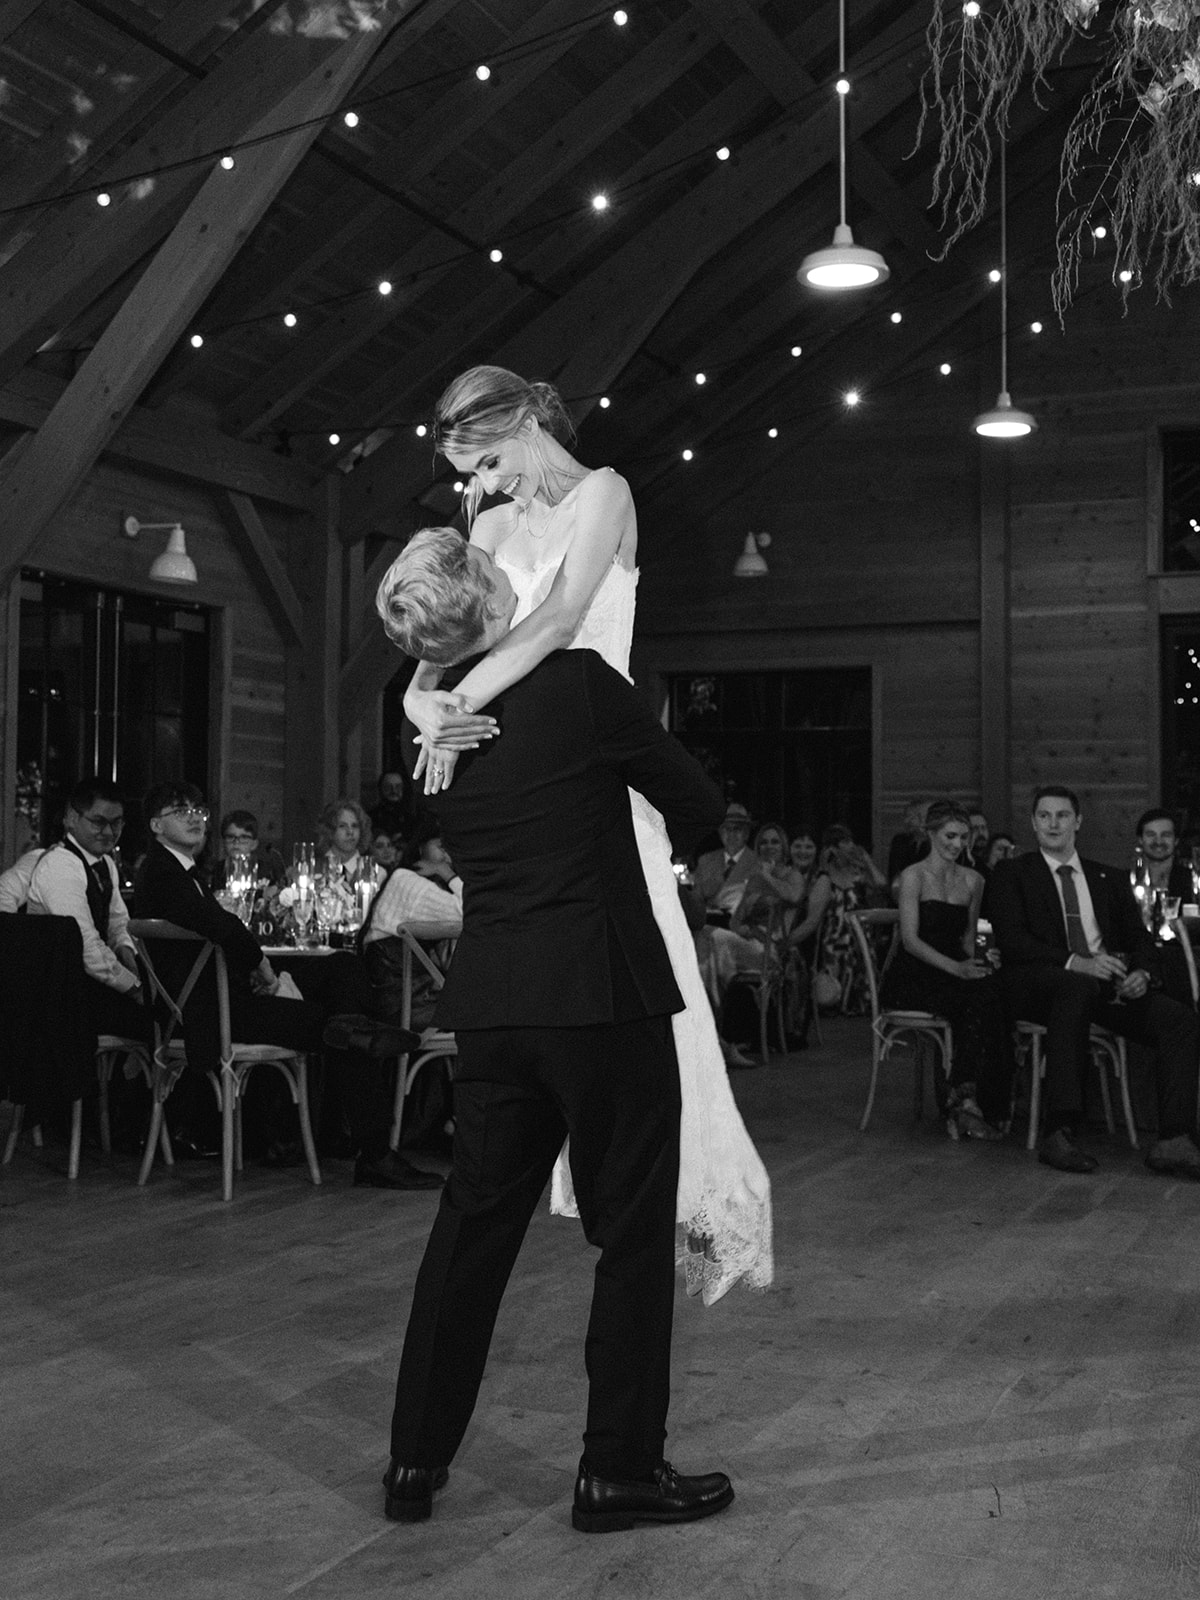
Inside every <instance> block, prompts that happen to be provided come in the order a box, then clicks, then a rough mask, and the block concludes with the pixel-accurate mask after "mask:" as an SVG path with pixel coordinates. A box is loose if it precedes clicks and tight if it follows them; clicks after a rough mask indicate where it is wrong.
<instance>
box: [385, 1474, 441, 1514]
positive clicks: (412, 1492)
mask: <svg viewBox="0 0 1200 1600" xmlns="http://www.w3.org/2000/svg"><path fill="white" fill-rule="evenodd" d="M449 1476H450V1469H449V1468H448V1467H402V1466H401V1465H400V1463H399V1462H398V1461H391V1462H389V1463H388V1469H387V1471H386V1472H385V1473H384V1475H383V1487H384V1490H385V1498H384V1502H383V1512H384V1515H385V1516H386V1517H390V1518H391V1520H392V1521H393V1522H424V1521H425V1519H426V1517H428V1516H431V1515H432V1514H433V1496H434V1491H435V1490H437V1489H441V1488H444V1486H445V1484H446V1481H447V1479H448V1478H449Z"/></svg>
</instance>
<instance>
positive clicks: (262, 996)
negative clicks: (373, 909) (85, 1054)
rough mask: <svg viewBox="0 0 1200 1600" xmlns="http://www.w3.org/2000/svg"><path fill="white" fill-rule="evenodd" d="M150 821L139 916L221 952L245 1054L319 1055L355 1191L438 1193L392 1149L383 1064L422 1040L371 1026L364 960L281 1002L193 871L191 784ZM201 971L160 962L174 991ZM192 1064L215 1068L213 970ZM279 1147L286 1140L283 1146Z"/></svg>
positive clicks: (323, 968)
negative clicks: (343, 1126) (253, 1047)
mask: <svg viewBox="0 0 1200 1600" xmlns="http://www.w3.org/2000/svg"><path fill="white" fill-rule="evenodd" d="M145 811H146V821H147V823H148V825H149V828H150V832H151V834H152V836H153V837H152V840H151V844H150V847H149V849H148V850H147V851H146V855H145V859H144V860H143V862H142V864H141V866H140V867H139V869H138V875H137V910H138V915H139V916H143V917H162V918H164V919H165V920H166V921H168V922H174V923H176V924H177V925H178V926H179V927H182V928H187V929H189V930H190V931H191V932H192V933H198V934H199V935H200V936H201V937H202V938H204V939H210V940H211V941H212V942H213V944H215V945H219V946H220V948H221V949H222V950H223V951H224V953H225V961H226V966H227V969H228V973H229V1009H230V1024H231V1028H232V1032H233V1037H234V1038H235V1039H237V1040H239V1041H240V1042H241V1043H243V1044H277V1045H283V1046H285V1047H287V1048H290V1049H294V1050H306V1051H319V1050H323V1052H324V1054H325V1057H326V1061H327V1063H329V1064H330V1066H331V1068H332V1071H333V1073H334V1074H336V1077H337V1079H338V1083H339V1087H340V1090H341V1096H342V1105H343V1109H344V1110H345V1113H346V1118H347V1121H348V1123H349V1125H350V1134H351V1138H352V1140H353V1142H354V1145H355V1148H356V1150H357V1152H358V1154H357V1160H356V1162H355V1167H354V1181H355V1183H356V1184H367V1185H369V1186H370V1187H372V1188H377V1189H440V1188H441V1186H442V1180H441V1178H440V1177H439V1176H438V1175H437V1174H436V1173H432V1172H425V1171H422V1170H421V1169H420V1168H419V1167H414V1166H412V1165H411V1164H410V1163H409V1162H407V1161H405V1160H404V1159H403V1158H402V1157H401V1156H400V1155H399V1153H398V1152H395V1151H392V1150H391V1149H390V1148H389V1136H390V1133H391V1122H392V1094H391V1081H390V1071H389V1070H388V1069H387V1068H385V1066H384V1063H385V1062H387V1061H389V1060H390V1058H392V1057H395V1056H397V1055H400V1054H401V1053H402V1052H404V1051H407V1050H411V1049H412V1048H413V1047H414V1046H415V1045H416V1044H417V1043H418V1038H417V1035H415V1034H413V1033H410V1032H408V1031H407V1030H405V1029H402V1028H397V1027H393V1026H391V1025H389V1024H387V1023H382V1022H377V1021H374V1020H372V1019H371V1018H369V1017H368V1016H367V1015H365V1011H366V1007H367V1005H369V1004H370V1003H371V999H372V993H371V986H370V979H369V977H368V976H367V974H366V969H365V968H364V967H363V966H362V963H361V962H360V961H359V959H358V958H357V957H354V956H351V955H349V954H347V953H342V954H334V955H332V956H325V957H322V958H321V959H320V960H311V961H307V962H305V963H303V964H302V970H301V971H299V972H298V973H297V975H296V980H295V981H296V982H297V984H298V986H299V988H300V990H301V992H302V994H303V995H304V998H303V999H301V1000H295V999H288V998H285V997H283V996H281V995H280V994H279V992H278V991H279V978H278V977H277V975H276V973H275V972H274V970H273V969H272V967H271V963H270V961H269V960H268V959H267V957H266V956H265V955H264V954H263V951H262V947H261V946H260V944H259V943H258V940H257V939H255V937H254V935H253V934H252V933H251V932H250V930H249V929H248V928H246V927H245V926H244V925H243V924H242V923H241V922H240V921H239V919H238V918H237V917H235V916H234V915H233V914H232V913H231V912H229V911H226V910H224V909H223V908H222V907H221V906H220V905H219V904H218V903H217V900H216V898H215V896H214V895H213V893H212V890H211V889H210V888H209V887H208V885H207V884H206V883H204V882H203V881H202V880H201V879H200V878H199V877H198V876H197V875H196V872H195V858H196V856H197V855H198V854H199V853H200V850H201V849H202V847H203V845H204V840H205V836H206V834H207V832H208V823H209V813H208V810H207V808H206V807H205V805H204V803H203V796H202V795H201V793H200V791H199V789H197V788H196V787H195V785H194V784H190V783H160V784H156V785H155V787H154V788H153V789H151V790H150V791H149V793H148V794H147V795H146V804H145ZM194 960H195V947H194V946H193V947H189V946H188V945H186V944H175V945H172V944H170V943H168V942H167V941H161V942H160V945H159V947H158V948H157V949H155V951H154V961H155V966H156V968H157V970H158V971H159V973H160V975H161V976H162V978H163V981H164V982H165V983H166V984H167V987H168V988H170V989H171V990H172V991H177V990H178V989H179V988H180V986H181V985H182V982H183V979H184V977H185V976H186V975H187V973H188V972H189V971H190V969H191V966H192V963H193V961H194ZM184 1035H185V1038H186V1041H187V1051H188V1062H189V1065H191V1066H192V1067H194V1068H198V1069H199V1070H201V1071H214V1070H216V1068H217V1066H218V1065H219V1059H220V1036H219V1030H218V1024H217V1008H216V980H215V977H214V976H213V974H212V971H211V965H210V966H209V967H207V968H206V969H205V972H204V974H203V976H202V978H201V981H200V982H199V983H197V985H196V988H195V989H194V990H193V993H192V998H191V1000H190V1001H189V1002H188V1004H187V1005H185V1007H184ZM275 1142H276V1143H277V1144H279V1143H282V1142H283V1140H282V1139H281V1138H279V1137H277V1138H276V1141H275Z"/></svg>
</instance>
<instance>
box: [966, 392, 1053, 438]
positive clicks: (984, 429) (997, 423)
mask: <svg viewBox="0 0 1200 1600" xmlns="http://www.w3.org/2000/svg"><path fill="white" fill-rule="evenodd" d="M972 426H973V427H974V429H975V432H976V433H978V434H981V435H982V436H983V437H984V438H985V439H1023V438H1024V437H1025V435H1026V434H1029V433H1032V432H1033V431H1034V429H1035V428H1036V427H1037V423H1036V422H1035V421H1034V420H1033V418H1032V417H1031V416H1030V414H1029V412H1028V411H1018V410H1017V408H1016V406H1014V405H1013V403H1012V399H1011V397H1010V395H1009V394H1008V392H1007V390H1005V389H1001V391H1000V396H999V398H998V399H997V401H996V404H995V405H994V406H993V407H992V409H991V410H990V411H983V412H980V414H979V416H977V417H976V418H975V421H974V423H973V424H972Z"/></svg>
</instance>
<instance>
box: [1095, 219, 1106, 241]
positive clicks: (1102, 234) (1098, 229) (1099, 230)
mask: <svg viewBox="0 0 1200 1600" xmlns="http://www.w3.org/2000/svg"><path fill="white" fill-rule="evenodd" d="M1092 238H1093V239H1107V238H1108V229H1107V228H1106V227H1105V226H1104V224H1103V223H1102V222H1098V223H1097V224H1096V226H1095V227H1094V228H1093V229H1092Z"/></svg>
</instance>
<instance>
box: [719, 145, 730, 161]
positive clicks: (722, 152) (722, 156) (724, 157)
mask: <svg viewBox="0 0 1200 1600" xmlns="http://www.w3.org/2000/svg"><path fill="white" fill-rule="evenodd" d="M729 156H730V150H729V146H728V145H727V144H723V145H722V146H721V148H720V149H719V150H718V151H717V160H718V161H728V160H729Z"/></svg>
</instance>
